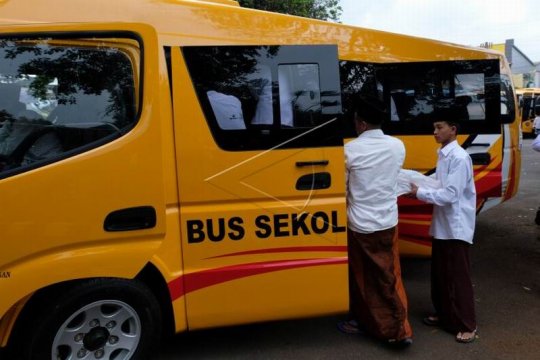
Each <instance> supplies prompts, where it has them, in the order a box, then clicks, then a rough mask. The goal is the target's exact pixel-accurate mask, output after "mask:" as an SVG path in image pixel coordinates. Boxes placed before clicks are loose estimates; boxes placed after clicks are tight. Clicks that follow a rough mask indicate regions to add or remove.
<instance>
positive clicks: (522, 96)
mask: <svg viewBox="0 0 540 360" xmlns="http://www.w3.org/2000/svg"><path fill="white" fill-rule="evenodd" d="M516 95H517V100H518V105H519V110H520V117H521V130H522V132H523V136H534V128H533V122H534V118H535V117H536V112H537V111H539V112H540V88H519V89H516Z"/></svg>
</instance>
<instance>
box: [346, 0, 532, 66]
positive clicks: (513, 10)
mask: <svg viewBox="0 0 540 360" xmlns="http://www.w3.org/2000/svg"><path fill="white" fill-rule="evenodd" d="M340 4H341V7H342V8H343V14H342V16H341V22H342V23H343V24H348V25H355V26H360V27H366V28H371V29H377V30H384V31H390V32H395V33H400V34H405V35H414V36H420V37H425V38H430V39H435V40H442V41H447V42H452V43H456V44H462V45H472V46H479V45H480V44H482V43H485V42H491V43H494V44H499V43H504V42H505V40H507V39H514V45H515V46H517V48H518V49H519V50H521V51H522V52H523V53H524V54H525V55H526V56H527V57H528V58H529V59H530V60H532V61H533V62H540V1H538V0H341V1H340Z"/></svg>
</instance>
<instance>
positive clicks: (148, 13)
mask: <svg viewBox="0 0 540 360" xmlns="http://www.w3.org/2000/svg"><path fill="white" fill-rule="evenodd" d="M51 9H55V10H54V11H51ZM381 16H382V14H381ZM107 22H110V23H114V22H124V23H126V22H128V23H145V24H149V25H151V26H152V27H154V28H155V29H156V31H157V32H158V33H159V34H160V41H161V44H162V45H171V46H172V45H240V44H242V45H248V44H252V45H261V44H264V45H285V44H337V45H338V47H339V53H340V58H342V59H347V60H358V61H369V62H411V61H434V60H440V61H443V60H471V59H504V56H503V55H502V54H500V53H498V52H496V51H493V50H487V49H482V48H475V47H468V46H464V45H457V44H450V43H445V42H441V41H436V40H430V39H423V38H418V37H412V36H406V35H400V34H394V33H388V32H383V31H378V30H370V29H364V28H358V27H353V26H348V25H343V24H337V23H331V22H325V21H320V20H314V19H307V18H301V17H296V16H290V15H283V14H277V13H270V12H264V11H259V10H253V9H247V8H242V7H239V6H238V3H237V2H236V1H232V0H205V1H197V0H114V1H111V0H92V1H87V0H47V1H43V0H0V29H1V28H2V27H4V26H9V25H17V26H20V29H21V31H24V25H29V24H40V23H41V24H62V23H64V24H66V23H70V24H73V23H96V24H97V23H100V24H103V23H107ZM505 64H506V62H505Z"/></svg>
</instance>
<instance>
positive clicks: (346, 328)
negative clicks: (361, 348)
mask: <svg viewBox="0 0 540 360" xmlns="http://www.w3.org/2000/svg"><path fill="white" fill-rule="evenodd" d="M337 328H338V330H339V331H341V332H342V333H344V334H363V331H361V330H360V328H359V327H358V322H357V321H356V320H346V321H340V322H338V324H337Z"/></svg>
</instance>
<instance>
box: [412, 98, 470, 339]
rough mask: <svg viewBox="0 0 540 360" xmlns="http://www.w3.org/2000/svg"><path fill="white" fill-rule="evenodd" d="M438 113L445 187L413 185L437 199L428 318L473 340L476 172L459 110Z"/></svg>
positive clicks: (439, 172)
mask: <svg viewBox="0 0 540 360" xmlns="http://www.w3.org/2000/svg"><path fill="white" fill-rule="evenodd" d="M434 116H435V119H434V121H435V122H434V124H433V126H434V132H433V134H434V135H435V141H437V143H439V144H441V148H440V149H439V151H438V154H439V157H438V160H437V169H436V173H435V177H436V178H437V180H439V181H440V182H441V184H442V187H441V188H439V189H428V188H422V187H420V188H418V187H417V186H416V185H414V184H412V185H411V187H412V191H411V193H410V196H412V197H416V198H418V199H419V200H422V201H425V202H427V203H430V204H433V219H432V223H431V228H430V234H431V235H432V236H433V244H432V263H431V299H432V302H433V306H434V308H435V314H433V315H431V316H428V317H426V318H424V323H425V324H427V325H435V326H439V325H440V326H442V327H443V328H445V329H446V330H448V331H450V332H453V333H455V334H456V341H458V342H463V343H468V342H472V341H474V340H475V339H476V315H475V308H474V293H473V286H472V281H471V275H470V257H469V248H470V246H471V245H472V242H473V236H474V227H475V219H476V189H475V185H474V173H473V167H472V161H471V157H470V156H469V154H468V153H467V152H466V151H465V150H464V149H463V148H462V147H461V146H460V145H459V144H458V142H457V140H456V137H457V133H458V124H457V122H456V121H455V119H456V117H455V114H454V113H453V111H451V109H448V108H446V109H438V110H436V111H435V112H434Z"/></svg>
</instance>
